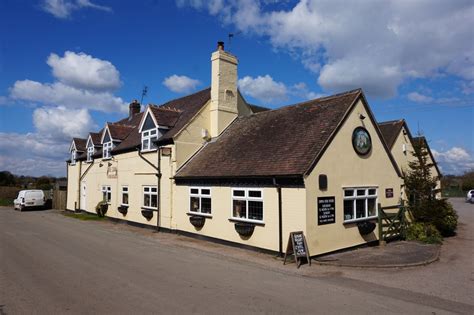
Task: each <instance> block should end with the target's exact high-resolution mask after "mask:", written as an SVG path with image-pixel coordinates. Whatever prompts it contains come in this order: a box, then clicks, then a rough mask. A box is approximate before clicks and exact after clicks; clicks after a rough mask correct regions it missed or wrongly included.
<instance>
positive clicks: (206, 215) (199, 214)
mask: <svg viewBox="0 0 474 315" xmlns="http://www.w3.org/2000/svg"><path fill="white" fill-rule="evenodd" d="M186 214H187V215H189V216H193V215H196V216H198V217H205V218H212V214H210V213H201V212H186Z"/></svg>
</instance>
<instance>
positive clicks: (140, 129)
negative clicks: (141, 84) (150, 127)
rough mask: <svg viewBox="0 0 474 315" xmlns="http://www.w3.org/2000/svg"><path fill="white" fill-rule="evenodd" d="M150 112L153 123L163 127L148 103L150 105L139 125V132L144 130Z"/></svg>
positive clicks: (156, 126)
mask: <svg viewBox="0 0 474 315" xmlns="http://www.w3.org/2000/svg"><path fill="white" fill-rule="evenodd" d="M148 114H150V116H151V119H152V120H153V123H154V124H155V128H161V127H160V126H159V125H158V122H157V121H156V118H155V115H153V112H152V111H151V108H150V105H148V106H147V107H146V111H145V113H144V114H143V116H142V120H140V125H139V128H138V132H139V133H141V132H142V128H143V125H144V124H145V121H146V117H147V116H148Z"/></svg>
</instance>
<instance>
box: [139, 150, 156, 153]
mask: <svg viewBox="0 0 474 315" xmlns="http://www.w3.org/2000/svg"><path fill="white" fill-rule="evenodd" d="M156 151H157V149H149V150H143V149H141V150H140V152H141V153H150V152H156Z"/></svg>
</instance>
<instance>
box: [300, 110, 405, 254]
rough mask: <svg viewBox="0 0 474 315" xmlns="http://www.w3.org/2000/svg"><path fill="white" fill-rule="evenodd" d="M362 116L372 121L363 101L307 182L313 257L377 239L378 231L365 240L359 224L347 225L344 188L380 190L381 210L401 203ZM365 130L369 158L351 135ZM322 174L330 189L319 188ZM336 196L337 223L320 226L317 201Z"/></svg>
mask: <svg viewBox="0 0 474 315" xmlns="http://www.w3.org/2000/svg"><path fill="white" fill-rule="evenodd" d="M359 114H363V115H364V116H365V117H369V114H368V113H367V111H366V110H365V108H364V106H363V104H362V102H361V101H358V103H357V104H356V105H355V107H354V108H353V110H352V112H351V113H350V115H349V117H348V118H347V120H346V121H345V122H344V124H343V125H342V127H341V128H340V130H339V132H338V133H337V135H336V136H335V137H334V139H333V140H332V142H331V144H330V145H329V147H328V148H327V150H326V152H325V153H324V154H323V156H322V157H321V159H320V160H319V162H318V163H317V165H316V167H315V168H314V170H313V171H312V172H311V174H310V175H309V176H308V177H307V178H306V180H305V185H306V191H307V193H306V204H307V207H306V218H307V220H306V229H305V233H306V237H307V242H308V247H309V251H310V254H311V255H318V254H323V253H326V252H330V251H334V250H338V249H342V248H347V247H351V246H355V245H359V244H363V243H366V242H368V241H372V240H376V239H377V228H376V229H375V231H374V232H373V233H371V234H369V236H366V237H362V236H361V235H360V233H359V231H358V228H357V225H356V224H344V223H343V222H344V218H343V213H344V210H343V187H364V186H370V187H377V188H378V202H379V203H381V204H382V206H388V205H395V204H398V203H399V197H400V184H401V181H400V178H399V177H398V174H397V172H396V171H395V169H394V167H393V165H392V163H391V161H390V159H389V156H388V154H387V153H386V151H385V149H384V148H383V144H382V140H381V139H380V138H379V137H378V135H377V132H376V130H375V128H376V127H375V126H374V125H373V124H372V123H371V121H370V119H369V118H366V119H365V120H363V121H361V120H360V119H359ZM358 126H361V127H365V128H366V129H367V130H368V132H369V134H370V136H371V139H372V150H371V152H370V153H369V154H368V155H367V156H366V157H360V156H359V155H357V153H356V152H355V151H354V149H353V146H352V132H353V130H354V129H355V128H356V127H358ZM319 174H326V175H327V177H328V189H327V190H325V191H321V190H320V189H319V187H318V176H319ZM386 188H393V192H394V197H393V198H389V199H387V198H385V189H386ZM329 196H334V197H335V201H336V205H335V206H336V222H335V223H333V224H327V225H320V226H318V225H317V198H318V197H329Z"/></svg>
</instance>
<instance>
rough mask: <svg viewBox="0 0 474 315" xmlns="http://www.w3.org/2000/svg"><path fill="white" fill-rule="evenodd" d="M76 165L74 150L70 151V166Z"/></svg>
mask: <svg viewBox="0 0 474 315" xmlns="http://www.w3.org/2000/svg"><path fill="white" fill-rule="evenodd" d="M74 164H76V150H72V151H71V165H74Z"/></svg>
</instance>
